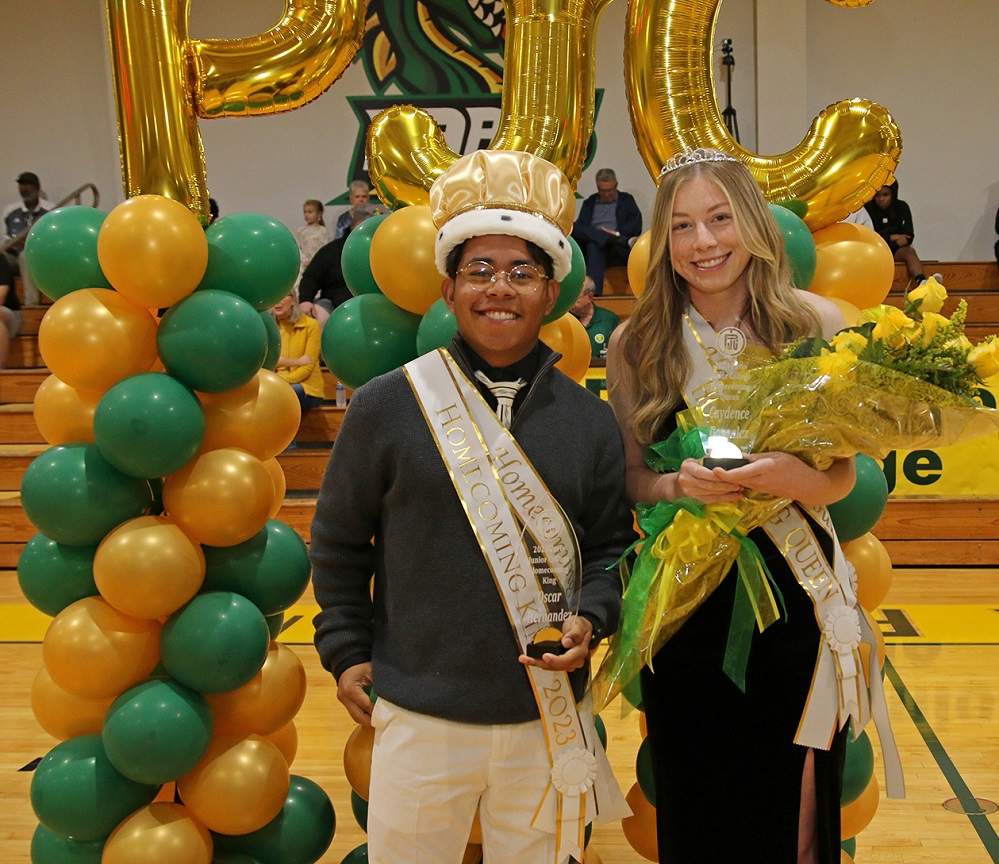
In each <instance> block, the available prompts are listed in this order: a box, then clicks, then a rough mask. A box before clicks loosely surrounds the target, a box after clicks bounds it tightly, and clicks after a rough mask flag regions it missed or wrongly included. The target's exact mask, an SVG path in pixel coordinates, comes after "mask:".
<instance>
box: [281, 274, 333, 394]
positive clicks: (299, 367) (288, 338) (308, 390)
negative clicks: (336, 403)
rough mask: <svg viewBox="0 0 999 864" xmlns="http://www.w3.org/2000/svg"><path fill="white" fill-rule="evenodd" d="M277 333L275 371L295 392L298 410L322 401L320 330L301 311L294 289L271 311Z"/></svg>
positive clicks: (312, 319)
mask: <svg viewBox="0 0 999 864" xmlns="http://www.w3.org/2000/svg"><path fill="white" fill-rule="evenodd" d="M271 312H272V314H273V315H274V318H275V319H276V320H277V325H278V330H279V331H280V332H281V356H280V358H279V359H278V362H277V367H276V368H275V370H274V371H275V372H277V374H278V375H280V376H281V377H282V378H284V380H285V381H287V382H288V383H289V384H290V385H291V388H292V390H294V391H295V393H296V394H297V395H298V401H299V402H300V403H301V405H302V410H303V411H304V410H306V409H307V408H315V407H316V406H317V405H320V404H321V403H322V401H323V373H322V370H321V369H320V368H319V354H320V350H321V347H322V329H321V328H320V327H319V324H317V323H316V320H315V319H314V318H310V317H309V316H308V315H305V314H303V313H302V310H301V309H300V308H299V306H298V297H297V296H296V294H295V291H294V289H293V290H291V291H289V292H288V293H287V294H286V295H285V296H284V297H283V298H282V299H281V301H280V302H279V303H278V304H277V306H275V307H274V308H273V309H272V310H271Z"/></svg>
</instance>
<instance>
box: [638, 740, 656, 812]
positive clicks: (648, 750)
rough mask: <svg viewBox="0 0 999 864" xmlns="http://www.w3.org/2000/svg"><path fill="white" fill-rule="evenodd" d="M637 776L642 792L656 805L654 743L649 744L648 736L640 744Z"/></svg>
mask: <svg viewBox="0 0 999 864" xmlns="http://www.w3.org/2000/svg"><path fill="white" fill-rule="evenodd" d="M635 776H636V777H637V778H638V785H639V786H640V787H641V789H642V794H643V795H644V796H645V797H646V798H647V799H648V801H649V803H650V804H651V805H652V806H653V807H655V806H656V781H655V779H654V778H653V776H652V745H651V744H649V739H648V738H643V739H642V743H641V745H639V748H638V755H637V756H636V757H635Z"/></svg>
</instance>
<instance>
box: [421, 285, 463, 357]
mask: <svg viewBox="0 0 999 864" xmlns="http://www.w3.org/2000/svg"><path fill="white" fill-rule="evenodd" d="M457 332H458V321H457V319H456V318H455V317H454V312H452V311H451V310H450V309H448V308H447V303H445V302H444V298H443V297H441V299H440V300H435V301H434V303H433V305H432V306H431V307H430V308H429V309H428V310H427V311H426V313H424V315H423V317H422V318H421V319H420V326H419V327H418V328H417V330H416V350H417V352H418V353H419V356H420V357H422V356H423V355H424V354H429V353H430V352H431V351H436V350H437V349H438V348H447V346H448V345H450V344H451V340H452V339H453V338H454V334H455V333H457Z"/></svg>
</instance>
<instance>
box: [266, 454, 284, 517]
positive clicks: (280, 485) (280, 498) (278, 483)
mask: <svg viewBox="0 0 999 864" xmlns="http://www.w3.org/2000/svg"><path fill="white" fill-rule="evenodd" d="M264 468H266V469H267V473H268V474H270V475H271V481H272V482H273V483H274V503H273V504H272V505H271V512H270V513H269V514H268V515H269V518H271V519H276V518H277V515H278V513H280V512H281V505H282V504H284V493H285V492H286V491H287V489H288V481H287V479H285V476H284V469H283V468H282V467H281V463H280V462H278V460H277V459H267V460H265V461H264Z"/></svg>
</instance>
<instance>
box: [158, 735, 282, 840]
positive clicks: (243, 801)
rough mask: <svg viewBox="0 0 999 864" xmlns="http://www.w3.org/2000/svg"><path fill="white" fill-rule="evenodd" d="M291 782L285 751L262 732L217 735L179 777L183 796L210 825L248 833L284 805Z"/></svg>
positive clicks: (181, 795)
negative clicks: (245, 735) (195, 763)
mask: <svg viewBox="0 0 999 864" xmlns="http://www.w3.org/2000/svg"><path fill="white" fill-rule="evenodd" d="M290 782H291V778H290V775H289V773H288V763H287V762H285V761H284V756H282V755H281V751H280V750H278V748H277V747H276V746H275V745H274V744H272V743H271V742H270V741H268V740H267V739H266V738H263V737H261V736H260V735H249V736H247V737H246V738H240V737H237V736H232V735H222V736H219V737H218V738H213V739H212V742H211V744H209V745H208V752H207V753H205V755H204V756H203V757H202V759H201V761H200V762H199V763H198V764H197V765H195V766H194V768H192V769H191V770H190V771H189V772H188V773H187V774H185V775H184V776H183V777H181V778H180V779H179V780H177V790H178V791H179V792H180V797H181V800H183V802H184V804H186V805H187V808H188V809H189V810H190V811H191V813H193V814H194V816H195V817H196V818H197V819H198V820H199V821H200V822H202V823H203V824H204V825H205V826H206V827H207V828H208V829H209V830H211V831H218V832H220V833H222V834H248V833H249V832H250V831H256V830H257V829H258V828H263V827H264V825H266V824H267V823H268V822H270V821H271V820H272V819H273V818H274V817H275V816H277V815H278V813H280V812H281V808H282V807H284V802H285V799H286V798H287V797H288V788H289V785H290Z"/></svg>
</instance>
